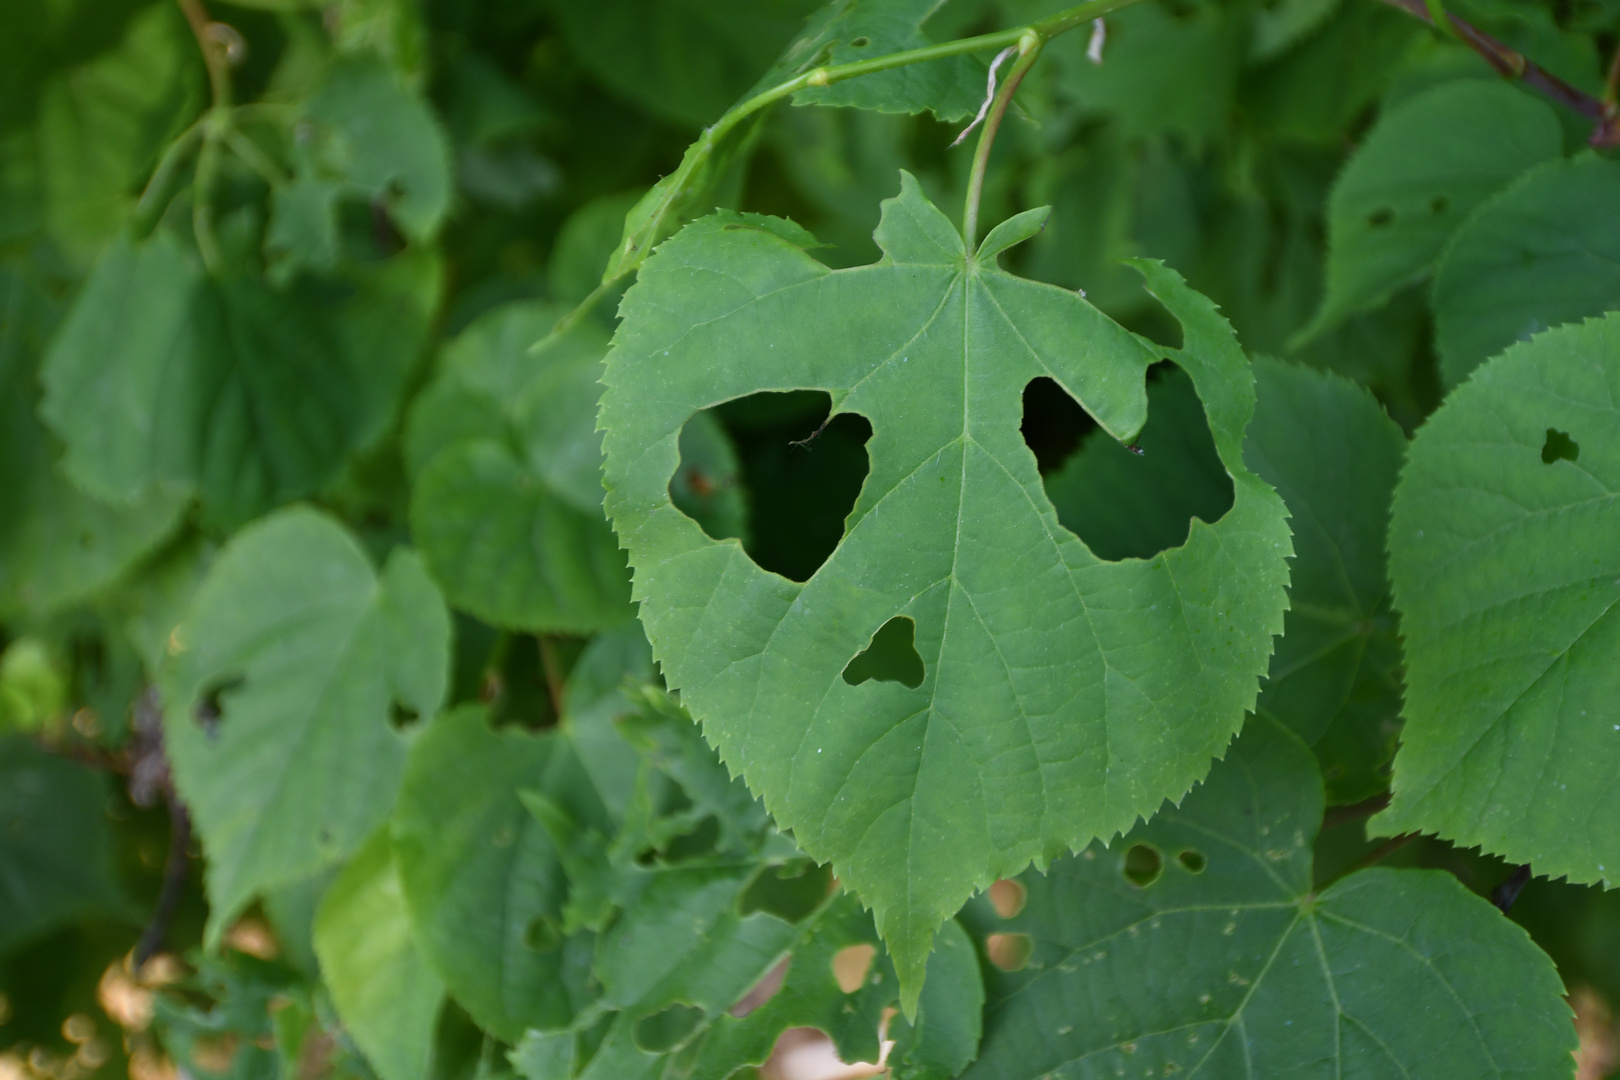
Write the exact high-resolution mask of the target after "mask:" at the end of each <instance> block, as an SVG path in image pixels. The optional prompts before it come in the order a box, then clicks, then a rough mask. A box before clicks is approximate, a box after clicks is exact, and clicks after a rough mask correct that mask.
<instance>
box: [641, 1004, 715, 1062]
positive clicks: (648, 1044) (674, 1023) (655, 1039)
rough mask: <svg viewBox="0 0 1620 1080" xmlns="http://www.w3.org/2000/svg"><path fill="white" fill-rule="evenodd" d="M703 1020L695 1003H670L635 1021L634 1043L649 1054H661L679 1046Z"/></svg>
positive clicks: (700, 1011) (701, 1012) (701, 1011)
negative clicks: (666, 1006) (667, 1006)
mask: <svg viewBox="0 0 1620 1080" xmlns="http://www.w3.org/2000/svg"><path fill="white" fill-rule="evenodd" d="M702 1022H703V1010H702V1009H700V1008H698V1007H697V1006H695V1005H671V1006H670V1007H669V1008H667V1009H660V1010H659V1011H658V1012H655V1013H653V1014H652V1015H650V1016H643V1017H642V1018H641V1019H640V1020H637V1021H636V1028H635V1031H634V1033H633V1035H632V1038H633V1039H634V1040H635V1044H636V1046H637V1047H639V1048H640V1049H642V1050H645V1051H646V1052H647V1053H649V1054H662V1053H667V1052H668V1051H670V1050H673V1049H675V1048H676V1047H677V1046H680V1045H681V1044H682V1043H683V1042H685V1041H686V1040H687V1038H688V1037H690V1036H691V1034H692V1033H693V1032H694V1031H696V1030H697V1028H698V1025H699V1024H701V1023H702Z"/></svg>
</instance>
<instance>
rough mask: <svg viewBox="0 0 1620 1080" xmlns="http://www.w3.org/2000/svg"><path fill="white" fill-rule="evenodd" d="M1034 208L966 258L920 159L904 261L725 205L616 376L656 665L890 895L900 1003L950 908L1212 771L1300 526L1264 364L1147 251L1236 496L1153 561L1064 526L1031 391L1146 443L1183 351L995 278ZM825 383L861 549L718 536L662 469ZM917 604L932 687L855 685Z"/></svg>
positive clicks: (755, 782) (1254, 664)
mask: <svg viewBox="0 0 1620 1080" xmlns="http://www.w3.org/2000/svg"><path fill="white" fill-rule="evenodd" d="M1042 216H1043V215H1042V214H1041V213H1040V212H1034V213H1027V214H1023V215H1020V216H1019V217H1017V218H1014V219H1012V220H1011V221H1009V222H1007V223H1004V224H1003V225H1001V226H999V227H997V228H996V229H995V230H993V231H992V232H991V234H990V235H989V237H988V238H987V239H986V240H985V243H984V245H983V246H982V247H981V248H980V250H979V251H978V253H976V254H969V253H966V252H964V251H963V247H962V240H961V237H960V236H959V235H958V234H957V232H956V230H955V229H954V228H953V227H952V226H951V224H950V222H949V221H948V220H947V219H946V217H945V216H944V215H943V214H942V213H940V212H939V211H938V210H937V209H935V208H934V207H933V206H932V205H930V204H929V203H928V202H927V200H926V199H924V198H923V196H922V194H921V192H920V190H919V189H918V187H917V184H916V182H915V181H914V180H913V179H912V178H911V177H910V176H903V184H902V191H901V194H900V195H899V197H897V198H895V199H891V200H889V201H888V202H886V203H885V204H884V214H883V220H882V223H881V224H880V225H879V227H878V230H877V234H876V236H877V240H878V243H879V244H880V245H881V246H882V248H883V250H884V251H885V253H886V255H885V258H884V259H883V261H881V262H879V263H878V264H876V265H873V266H866V267H858V268H855V269H851V270H840V271H830V270H828V269H827V268H826V267H825V266H823V265H822V264H820V263H819V262H817V261H815V260H814V259H812V258H811V257H809V256H808V255H806V254H805V253H804V252H803V251H801V250H800V249H799V248H798V247H797V246H796V245H795V244H794V243H792V242H791V241H790V240H788V239H784V238H783V235H782V234H786V233H788V230H787V229H786V227H785V226H772V225H771V223H770V222H769V221H768V220H765V221H764V223H763V224H758V223H753V222H741V221H737V220H735V219H728V218H723V217H716V218H710V219H707V220H705V221H702V222H699V223H697V224H695V225H693V226H690V227H688V229H686V230H685V231H684V232H683V233H681V234H680V235H679V236H678V237H677V238H676V239H674V240H672V241H670V242H668V243H667V244H665V245H664V246H663V247H662V248H661V249H660V251H659V252H658V254H657V255H655V256H654V258H653V259H651V260H649V262H648V263H647V264H646V266H645V267H644V268H643V270H642V272H641V274H640V279H639V281H638V282H637V284H636V285H635V286H634V287H633V288H632V289H631V291H630V292H629V293H627V294H626V297H625V301H624V304H623V306H622V308H621V313H622V315H623V319H624V321H623V323H622V324H621V326H620V329H619V333H618V336H617V337H616V338H615V341H614V347H613V350H612V352H611V353H610V354H609V358H608V365H607V373H606V375H605V376H604V382H605V384H606V385H607V391H606V392H605V394H604V396H603V400H602V412H601V422H602V427H603V429H604V431H605V432H606V437H605V440H604V441H605V448H606V452H607V465H606V474H605V475H606V482H607V486H608V502H607V506H608V511H609V514H610V515H611V516H612V518H613V520H614V524H615V526H616V527H617V529H618V531H619V535H620V538H621V539H622V540H623V542H624V543H625V545H626V547H627V548H628V549H629V550H630V556H631V563H632V565H633V566H634V567H635V586H636V598H637V599H638V600H639V601H640V603H641V608H640V613H641V617H642V620H643V623H644V625H645V626H646V627H647V630H648V636H649V638H650V639H651V641H652V644H653V650H654V653H655V654H656V655H657V656H658V659H659V661H660V663H661V665H662V668H663V671H664V674H665V677H666V679H668V680H669V682H670V684H671V686H672V687H678V688H679V689H680V690H681V692H682V695H683V696H682V701H683V703H684V704H685V705H686V706H687V707H688V708H690V709H691V710H692V713H693V715H694V716H695V717H697V718H698V719H699V720H700V721H701V722H702V723H703V726H704V731H705V733H706V734H707V736H708V737H709V739H710V740H711V741H712V742H713V743H715V744H716V745H717V747H718V748H719V750H720V754H721V756H722V758H724V759H725V761H726V762H727V764H728V765H729V766H730V767H731V768H732V769H733V770H736V771H739V772H741V773H742V774H743V775H744V776H745V777H746V778H747V780H748V783H749V785H750V787H751V788H752V789H753V790H754V791H756V792H759V793H760V794H761V795H762V796H763V797H764V799H765V803H766V806H767V807H768V808H769V809H770V810H771V812H772V813H773V814H774V815H775V818H776V821H777V823H778V825H780V826H781V827H783V828H784V829H789V830H791V831H792V833H793V835H794V837H795V839H796V840H797V841H798V842H799V844H800V845H801V846H803V848H804V849H805V850H806V851H807V852H808V853H809V854H811V855H812V856H814V857H816V858H818V859H824V860H831V861H832V862H833V865H834V867H835V870H836V872H837V873H838V876H839V877H840V878H841V879H842V880H843V881H845V882H846V883H847V884H849V885H851V886H852V887H853V888H854V890H855V891H856V893H857V894H858V895H859V896H860V897H861V899H862V900H863V902H866V903H869V904H871V905H872V906H873V909H874V911H875V914H876V917H877V921H878V925H879V927H880V928H881V930H882V931H883V936H884V940H885V941H887V942H888V943H889V947H890V950H891V952H892V953H894V955H895V958H896V965H897V967H898V968H899V970H900V972H901V975H902V978H903V980H904V982H905V985H906V994H905V1001H906V1005H907V1009H908V1011H909V1010H910V1009H911V1008H913V1007H914V1006H915V1004H916V1000H917V997H916V995H917V992H918V990H919V989H920V987H921V983H922V978H923V964H924V961H925V959H926V957H927V955H928V951H929V949H930V947H931V945H932V942H933V938H934V932H935V930H936V928H937V927H938V926H939V925H940V924H941V923H942V922H943V921H944V920H945V919H946V918H948V917H949V916H950V915H951V914H952V913H953V912H954V911H955V910H956V909H957V908H958V907H959V906H960V905H961V903H962V902H963V901H964V900H965V899H966V898H967V897H968V896H969V895H971V894H972V893H973V892H975V891H977V890H978V889H980V888H982V887H984V886H985V885H987V884H989V883H990V882H991V881H993V880H994V879H995V878H997V877H1001V876H1005V875H1007V874H1010V873H1014V872H1016V871H1017V870H1019V869H1020V868H1022V867H1023V866H1024V865H1026V864H1027V863H1028V862H1029V861H1030V860H1033V859H1046V858H1049V857H1051V856H1052V855H1055V854H1057V853H1059V852H1061V851H1063V850H1065V849H1067V848H1069V847H1073V846H1079V845H1083V844H1084V843H1086V842H1087V841H1089V840H1090V839H1091V838H1092V837H1095V836H1107V835H1111V834H1112V833H1114V832H1117V831H1119V830H1120V829H1123V828H1127V827H1129V825H1130V824H1131V823H1132V822H1133V821H1134V820H1135V818H1136V817H1137V816H1138V815H1139V814H1144V813H1149V812H1151V811H1152V810H1153V809H1154V808H1155V807H1156V806H1157V805H1158V803H1159V802H1160V801H1161V800H1162V799H1163V798H1165V797H1166V796H1176V795H1179V794H1180V793H1181V792H1183V791H1185V790H1186V789H1187V788H1188V787H1189V786H1190V785H1191V784H1192V783H1193V782H1194V781H1195V780H1197V779H1198V777H1199V776H1201V775H1202V774H1203V773H1204V771H1205V770H1206V769H1207V767H1208V763H1209V760H1210V758H1211V756H1213V755H1214V754H1217V753H1219V752H1220V750H1221V748H1222V747H1223V746H1224V745H1225V743H1226V741H1227V740H1228V739H1229V738H1230V736H1231V733H1232V732H1233V731H1235V730H1236V729H1237V727H1238V726H1239V725H1240V724H1241V723H1242V716H1243V712H1244V710H1245V709H1247V708H1248V707H1250V706H1251V705H1252V704H1253V703H1254V698H1255V693H1256V689H1257V679H1258V676H1259V675H1260V674H1261V673H1262V672H1263V671H1264V670H1265V666H1266V660H1267V658H1268V656H1269V655H1270V651H1271V635H1272V634H1274V633H1276V632H1278V631H1279V630H1281V628H1282V610H1283V602H1284V597H1283V589H1284V585H1285V583H1286V577H1287V569H1286V559H1287V556H1288V554H1289V542H1288V529H1287V525H1286V524H1285V522H1284V520H1283V507H1282V501H1281V499H1279V498H1278V497H1277V495H1276V494H1275V493H1274V492H1273V491H1272V490H1271V489H1270V488H1269V487H1268V486H1267V485H1266V484H1265V483H1264V482H1263V481H1261V480H1260V479H1259V478H1258V477H1256V476H1255V475H1254V474H1252V473H1250V472H1249V471H1248V470H1247V468H1245V466H1244V465H1243V462H1242V449H1241V447H1242V439H1243V431H1244V428H1245V427H1246V426H1247V424H1248V420H1249V416H1250V413H1251V411H1252V408H1253V382H1252V377H1251V376H1250V374H1249V370H1248V364H1247V361H1246V360H1245V359H1244V357H1243V354H1242V352H1241V351H1240V350H1239V349H1238V347H1237V345H1236V343H1235V341H1234V340H1233V339H1232V337H1231V333H1230V330H1229V328H1228V327H1227V326H1226V324H1225V323H1224V321H1222V320H1221V319H1220V317H1219V316H1218V315H1217V314H1216V313H1215V311H1214V309H1213V306H1212V305H1210V304H1209V303H1208V302H1207V301H1205V300H1203V299H1202V298H1200V297H1198V296H1197V295H1196V294H1194V293H1192V292H1191V291H1190V290H1188V289H1187V288H1186V286H1185V285H1183V284H1182V282H1181V281H1180V279H1179V278H1177V277H1176V276H1175V275H1174V274H1173V273H1171V272H1170V271H1168V270H1166V269H1164V268H1163V267H1162V266H1160V265H1158V264H1154V263H1142V264H1141V265H1140V269H1141V270H1142V272H1143V274H1144V275H1145V276H1146V277H1147V278H1148V281H1149V284H1150V286H1151V288H1152V290H1153V291H1154V293H1155V295H1157V296H1158V297H1160V299H1161V300H1162V301H1163V302H1164V303H1165V304H1166V305H1167V306H1168V307H1169V308H1170V309H1171V310H1172V312H1174V313H1175V314H1176V316H1177V317H1178V318H1179V319H1180V320H1181V322H1182V325H1183V328H1184V332H1185V340H1186V347H1185V348H1184V349H1182V350H1179V351H1175V352H1172V353H1170V355H1171V356H1173V357H1174V359H1175V361H1176V362H1177V363H1178V364H1179V365H1180V366H1181V367H1182V368H1183V369H1184V370H1185V371H1186V372H1187V373H1188V374H1189V375H1190V376H1191V377H1192V380H1193V383H1194V385H1195V387H1196V388H1197V390H1198V391H1199V393H1200V394H1201V396H1202V397H1203V398H1204V401H1205V406H1206V409H1207V412H1208V416H1209V424H1210V428H1211V430H1212V431H1213V433H1214V436H1215V444H1216V448H1217V450H1218V451H1219V454H1220V456H1221V460H1222V462H1223V463H1224V465H1225V467H1226V470H1227V472H1228V474H1229V475H1230V476H1231V478H1232V480H1233V482H1234V484H1235V488H1236V501H1235V503H1234V506H1233V508H1232V510H1231V511H1230V512H1228V513H1227V514H1226V516H1225V517H1223V518H1222V519H1221V520H1220V521H1219V522H1217V523H1215V524H1214V525H1206V524H1203V523H1201V522H1200V523H1196V524H1194V525H1193V527H1192V532H1191V535H1190V536H1189V537H1188V540H1187V543H1186V545H1185V546H1183V547H1180V548H1176V549H1174V550H1172V551H1168V552H1165V553H1163V554H1161V555H1158V556H1156V557H1155V558H1153V559H1152V560H1148V561H1137V560H1126V561H1122V562H1114V563H1110V562H1105V561H1103V560H1102V559H1099V558H1098V557H1096V556H1095V555H1093V554H1092V553H1091V552H1090V551H1089V550H1087V549H1086V547H1085V546H1084V545H1083V544H1081V543H1080V542H1079V540H1078V539H1077V538H1076V537H1074V536H1073V535H1072V534H1070V533H1068V532H1067V531H1066V530H1065V529H1063V528H1062V527H1061V526H1060V525H1059V524H1058V523H1057V520H1056V515H1055V514H1054V512H1053V510H1052V507H1051V504H1050V503H1049V502H1048V501H1047V498H1046V495H1045V493H1044V491H1043V490H1042V488H1041V481H1040V477H1039V475H1038V473H1037V471H1036V467H1035V459H1034V456H1033V455H1032V454H1031V453H1030V452H1029V450H1028V448H1027V447H1026V446H1025V445H1024V443H1023V440H1022V438H1021V437H1020V435H1019V423H1020V407H1021V395H1022V391H1023V389H1024V386H1025V385H1026V384H1027V383H1028V382H1030V381H1031V380H1032V379H1034V378H1036V377H1038V376H1043V375H1046V376H1051V377H1053V378H1055V379H1057V380H1058V382H1059V383H1061V384H1062V385H1063V386H1064V388H1065V389H1066V390H1067V391H1068V392H1069V393H1070V394H1072V395H1073V396H1074V397H1076V398H1077V399H1079V400H1080V401H1081V402H1082V403H1083V404H1084V405H1085V406H1086V407H1087V409H1088V410H1089V411H1090V412H1091V414H1092V415H1093V416H1095V417H1096V418H1097V420H1098V421H1099V423H1100V424H1101V425H1102V426H1103V428H1104V429H1105V430H1107V431H1108V432H1109V433H1110V434H1112V435H1114V436H1115V437H1118V438H1126V437H1129V436H1131V435H1134V434H1135V432H1136V431H1137V429H1139V428H1140V427H1141V425H1142V422H1143V420H1144V418H1145V413H1146V397H1145V392H1144V388H1143V373H1144V371H1145V369H1146V368H1147V367H1148V365H1149V364H1151V363H1153V362H1154V361H1155V360H1156V359H1158V358H1159V356H1160V355H1161V351H1158V350H1155V349H1154V348H1152V347H1150V346H1149V345H1148V344H1146V343H1145V342H1143V341H1141V340H1140V339H1137V338H1135V337H1133V336H1132V335H1130V334H1128V333H1127V332H1125V331H1124V330H1122V329H1120V328H1119V327H1118V326H1116V325H1114V324H1113V323H1111V322H1109V321H1108V320H1107V319H1106V318H1105V317H1104V316H1102V315H1101V314H1100V313H1099V312H1098V311H1097V310H1096V309H1094V308H1092V307H1091V306H1090V305H1089V304H1087V303H1086V301H1085V300H1084V299H1083V298H1081V297H1079V296H1077V295H1075V294H1074V293H1071V292H1068V291H1066V290H1062V289H1057V288H1054V287H1051V286H1045V285H1039V284H1036V283H1033V282H1027V281H1022V280H1020V279H1018V278H1014V277H1011V276H1009V275H1007V274H1005V273H1003V272H1002V271H1000V270H999V269H997V267H996V265H995V256H996V255H997V254H998V253H999V252H1000V251H1002V250H1004V249H1005V248H1006V247H1008V246H1010V245H1011V244H1013V243H1015V242H1016V241H1018V240H1020V239H1024V238H1027V237H1028V236H1029V235H1030V234H1031V233H1033V232H1034V231H1035V230H1036V229H1037V228H1038V227H1039V225H1040V221H1041V218H1042ZM762 220H763V219H762ZM778 230H780V233H779V231H778ZM789 235H791V234H789ZM913 360H915V361H916V363H915V364H913V363H912V361H913ZM807 387H808V388H818V389H821V390H824V391H827V392H828V393H829V394H830V395H831V398H832V404H833V410H834V412H835V413H842V412H853V413H859V414H861V415H864V416H865V417H866V418H867V419H868V420H870V421H871V423H872V427H873V431H874V434H873V436H872V438H871V440H870V442H869V443H868V444H867V451H868V453H869V455H870V459H871V470H870V474H869V475H868V477H867V479H866V483H865V485H864V487H863V488H862V490H861V495H860V498H859V499H858V500H857V502H856V504H855V507H854V509H853V511H852V512H851V513H850V515H849V518H848V520H847V523H846V527H845V535H844V538H843V541H842V543H841V544H840V545H839V547H838V549H837V550H836V551H835V552H834V553H833V555H832V556H831V558H830V559H828V561H827V562H826V563H825V564H824V565H823V566H822V567H821V568H820V569H819V570H817V571H816V573H815V575H814V576H813V577H811V578H810V580H809V581H807V582H804V583H798V582H793V581H788V580H786V579H784V578H781V577H779V576H777V575H775V574H770V573H767V572H766V571H763V570H761V569H760V568H759V567H758V566H756V565H755V564H754V563H753V562H752V561H751V560H750V559H749V558H748V556H747V555H746V554H745V553H744V551H743V548H742V546H741V545H740V544H739V543H738V542H737V541H736V540H725V541H716V540H712V539H710V538H709V537H708V536H707V535H706V534H705V533H704V532H703V530H702V529H701V528H699V526H698V525H697V523H696V522H694V521H692V520H691V519H690V518H688V517H686V516H685V515H684V514H682V513H681V512H680V511H679V510H677V509H676V508H675V507H674V506H673V505H672V504H671V502H670V496H669V482H670V478H671V476H672V475H673V474H674V472H675V470H676V468H677V467H678V462H679V445H678V444H679V439H680V434H681V430H682V428H683V426H684V425H685V424H686V422H687V421H688V420H689V419H690V418H691V417H692V416H693V415H694V414H695V413H696V412H698V411H699V410H702V409H704V408H708V407H710V406H713V405H716V404H718V403H720V402H722V401H726V400H729V399H732V398H737V397H741V396H744V395H747V394H749V393H752V392H755V391H765V390H788V389H797V388H807ZM895 618H900V619H904V620H910V621H911V623H912V628H913V629H914V632H915V642H916V645H915V647H916V651H917V653H918V654H919V656H920V659H921V660H922V662H923V665H924V667H925V675H924V678H923V680H922V682H921V684H920V685H918V686H917V687H915V688H911V687H907V686H905V685H904V684H902V683H898V682H890V681H884V680H880V679H871V680H868V681H865V682H862V683H861V684H860V685H851V683H850V681H849V680H846V679H845V678H844V677H843V674H844V670H845V667H846V665H848V664H849V663H850V661H851V660H852V659H854V658H855V656H856V655H857V654H859V653H861V652H862V651H864V650H865V649H866V648H867V646H868V644H869V643H871V642H872V640H873V636H874V635H875V634H876V633H877V632H878V630H879V629H880V628H881V627H883V626H884V625H885V624H886V623H888V622H889V621H890V620H891V619H895ZM899 625H902V626H903V625H905V624H904V623H901V624H899Z"/></svg>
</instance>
